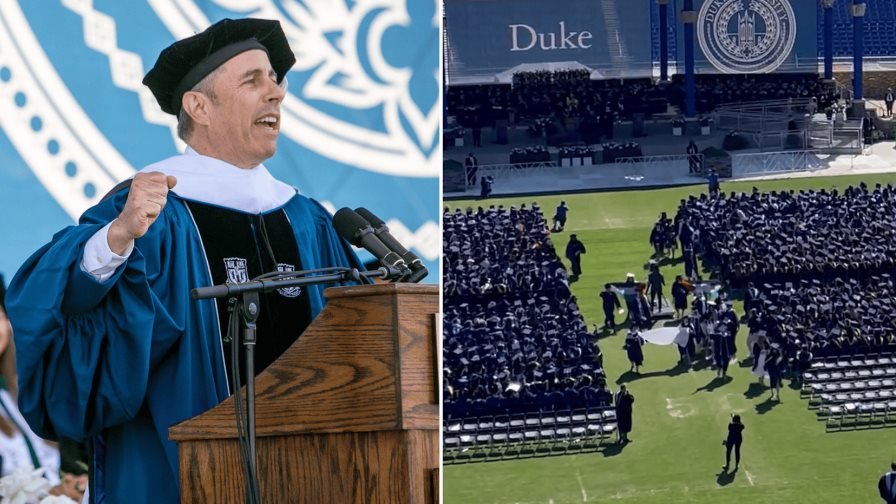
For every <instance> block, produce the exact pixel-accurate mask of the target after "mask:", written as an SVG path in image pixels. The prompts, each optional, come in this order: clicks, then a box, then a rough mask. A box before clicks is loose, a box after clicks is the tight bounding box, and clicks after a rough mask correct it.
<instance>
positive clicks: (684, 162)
mask: <svg viewBox="0 0 896 504" xmlns="http://www.w3.org/2000/svg"><path fill="white" fill-rule="evenodd" d="M692 160H693V161H694V162H696V167H697V171H698V172H699V173H702V168H703V166H704V165H703V154H700V153H698V154H669V155H665V156H636V157H623V158H616V164H619V165H624V166H634V165H639V166H638V169H639V170H640V171H642V172H644V171H652V170H653V169H659V168H661V169H663V170H667V171H668V170H676V171H678V172H680V173H682V174H684V173H688V172H689V171H690V170H689V166H690V162H691V161H692Z"/></svg>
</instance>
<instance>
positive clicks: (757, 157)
mask: <svg viewBox="0 0 896 504" xmlns="http://www.w3.org/2000/svg"><path fill="white" fill-rule="evenodd" d="M830 160H832V155H830V154H826V153H824V152H822V151H820V150H790V151H782V152H757V153H749V154H733V155H732V156H731V170H732V175H733V176H734V178H740V177H751V176H756V175H767V174H772V173H785V172H792V171H805V170H810V171H812V170H821V169H824V168H826V167H827V163H828V162H829V161H830Z"/></svg>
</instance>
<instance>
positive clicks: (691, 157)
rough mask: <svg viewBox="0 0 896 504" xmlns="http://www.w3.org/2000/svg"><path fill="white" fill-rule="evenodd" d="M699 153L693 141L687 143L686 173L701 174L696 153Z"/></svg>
mask: <svg viewBox="0 0 896 504" xmlns="http://www.w3.org/2000/svg"><path fill="white" fill-rule="evenodd" d="M699 152H700V150H699V149H698V148H697V144H695V143H694V141H693V140H691V141H690V142H688V148H687V154H688V173H701V171H702V170H701V169H700V160H699V159H698V157H697V153H699Z"/></svg>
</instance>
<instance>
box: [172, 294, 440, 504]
mask: <svg viewBox="0 0 896 504" xmlns="http://www.w3.org/2000/svg"><path fill="white" fill-rule="evenodd" d="M324 296H325V297H326V298H327V300H328V301H327V305H326V307H325V308H324V310H323V311H321V313H320V314H319V315H318V317H317V318H316V319H315V320H314V321H313V322H312V323H311V325H310V326H308V328H307V329H306V330H305V332H304V333H303V334H302V336H301V337H300V338H299V339H298V341H296V342H295V343H294V344H293V345H292V346H291V347H290V348H289V349H288V350H287V351H286V352H285V353H284V354H283V355H281V356H280V358H279V359H277V360H276V361H275V362H274V363H273V364H271V365H270V366H269V367H268V368H267V369H266V370H264V371H263V372H261V373H260V374H259V375H258V377H257V379H256V382H255V384H256V387H255V388H256V394H257V395H256V419H257V436H258V440H257V446H258V480H259V486H260V492H261V501H262V502H263V503H264V504H286V503H289V504H292V503H309V504H326V503H335V504H348V503H371V504H373V503H384V504H385V503H389V504H392V503H424V504H430V503H434V502H437V501H438V496H439V491H438V481H437V479H438V478H434V477H433V474H438V473H437V471H436V470H437V469H438V467H439V453H440V452H439V404H438V397H439V385H438V378H439V375H438V356H439V344H438V343H437V341H436V338H437V332H436V324H437V320H438V312H439V290H438V286H436V285H418V284H384V285H364V286H357V287H339V288H331V289H327V290H326V291H324ZM263 337H264V335H263V334H259V338H263ZM171 392H172V393H177V391H174V390H172V391H171ZM168 434H169V437H170V438H171V439H172V440H173V441H176V442H177V443H178V451H179V456H180V486H181V502H184V503H194V502H197V503H199V502H202V503H215V504H228V503H242V502H243V501H244V495H245V493H244V488H245V487H244V476H243V470H242V466H241V464H240V458H239V448H238V442H237V436H236V426H235V417H234V410H233V398H232V397H231V398H228V399H227V400H225V401H224V402H222V403H221V404H219V405H218V406H216V407H214V408H212V409H211V410H209V411H207V412H205V413H203V414H201V415H199V416H196V417H194V418H191V419H189V420H186V421H184V422H181V423H179V424H177V425H175V426H173V427H171V428H170V429H169V431H168Z"/></svg>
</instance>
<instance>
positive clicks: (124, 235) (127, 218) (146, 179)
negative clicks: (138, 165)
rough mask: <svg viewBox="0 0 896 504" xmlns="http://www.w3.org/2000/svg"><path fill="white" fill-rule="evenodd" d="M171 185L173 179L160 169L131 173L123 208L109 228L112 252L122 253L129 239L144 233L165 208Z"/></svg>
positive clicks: (172, 186)
mask: <svg viewBox="0 0 896 504" xmlns="http://www.w3.org/2000/svg"><path fill="white" fill-rule="evenodd" d="M175 184H177V179H176V178H174V177H172V176H171V175H165V174H164V173H161V172H149V173H138V174H137V175H135V176H134V181H133V182H131V192H130V193H129V194H128V200H127V202H125V204H124V209H122V211H121V213H120V214H119V215H118V218H117V219H115V220H114V221H112V225H111V226H110V227H109V235H108V242H109V248H110V249H111V250H112V252H115V253H116V254H118V255H122V254H124V252H125V251H126V250H127V249H128V248H129V247H130V245H131V242H133V241H134V240H136V239H137V238H140V237H141V236H143V235H145V234H146V232H147V231H148V230H149V226H151V225H152V223H153V222H155V221H156V219H157V218H158V217H159V215H160V214H161V213H162V209H163V208H165V204H166V203H167V202H168V191H169V190H170V189H172V188H174V185H175Z"/></svg>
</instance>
